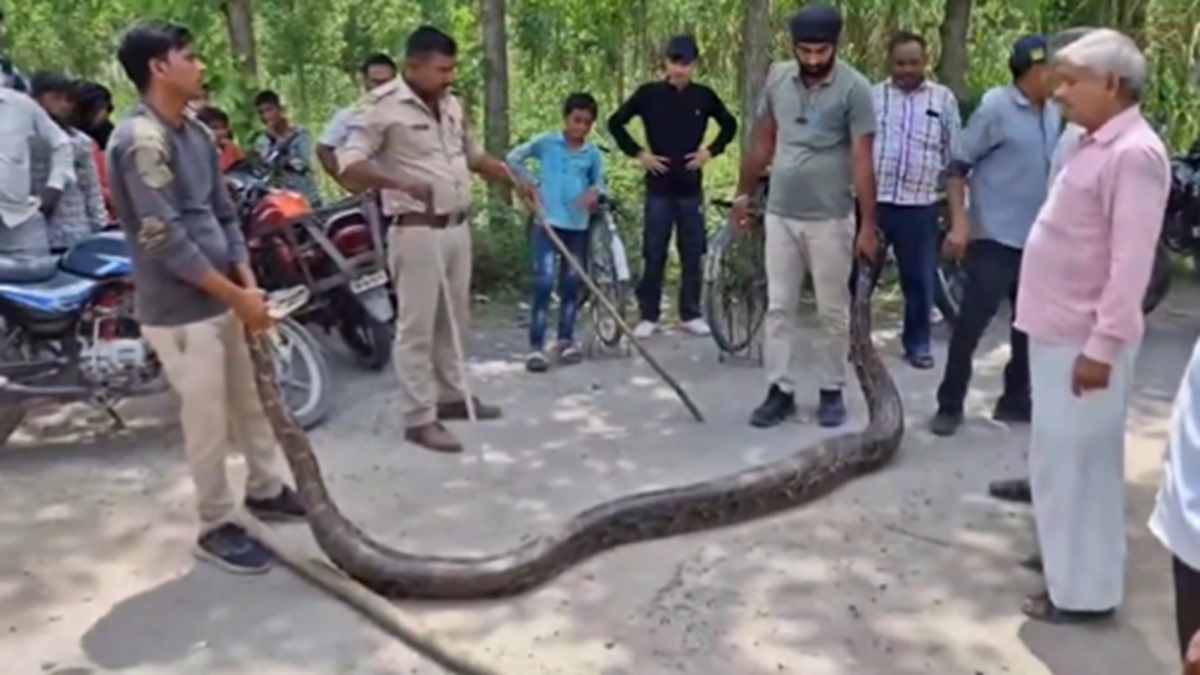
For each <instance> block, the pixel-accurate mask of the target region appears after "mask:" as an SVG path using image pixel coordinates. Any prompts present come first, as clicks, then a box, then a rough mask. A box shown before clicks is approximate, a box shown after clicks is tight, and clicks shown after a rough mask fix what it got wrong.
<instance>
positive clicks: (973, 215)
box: [930, 35, 1062, 436]
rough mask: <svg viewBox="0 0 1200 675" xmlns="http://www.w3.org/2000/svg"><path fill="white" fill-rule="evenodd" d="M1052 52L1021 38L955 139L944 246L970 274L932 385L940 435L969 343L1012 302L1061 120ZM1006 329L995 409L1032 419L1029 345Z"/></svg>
mask: <svg viewBox="0 0 1200 675" xmlns="http://www.w3.org/2000/svg"><path fill="white" fill-rule="evenodd" d="M1048 51H1049V46H1048V45H1047V44H1046V39H1045V38H1043V37H1042V36H1040V35H1026V36H1024V37H1022V38H1020V39H1019V40H1017V41H1016V43H1015V44H1014V45H1013V48H1012V52H1011V54H1010V55H1009V59H1008V66H1009V71H1010V72H1011V73H1012V78H1013V81H1012V84H1008V85H1005V86H1002V87H995V88H993V89H990V90H988V92H987V93H985V94H984V95H983V100H982V101H981V102H980V104H979V108H978V109H976V111H975V113H974V114H973V115H972V116H971V119H970V120H969V121H968V122H967V126H966V128H964V129H963V131H962V133H961V134H959V136H958V137H957V138H956V139H955V142H954V147H953V150H952V158H951V162H950V169H949V171H948V172H947V177H946V194H947V198H948V200H949V202H950V219H951V232H950V234H949V235H948V237H947V244H946V246H947V249H948V252H949V253H951V254H953V255H962V256H964V261H963V268H964V270H965V272H966V275H967V276H966V281H965V284H964V287H963V300H962V307H963V309H962V313H961V314H960V315H959V318H958V321H957V322H955V324H954V332H953V334H952V335H951V337H950V348H949V351H948V353H947V356H946V370H945V373H944V374H943V376H942V383H941V386H939V387H938V393H937V399H938V409H937V414H936V415H934V418H933V420H932V422H931V423H930V429H931V430H932V431H933V433H935V434H937V435H939V436H951V435H953V434H954V433H955V432H956V431H957V430H958V427H959V426H960V425H961V424H962V421H963V403H964V401H965V400H966V397H967V387H968V386H969V385H970V383H971V369H972V368H971V366H972V363H971V362H972V360H973V359H974V357H975V348H976V347H977V346H978V345H979V339H980V338H981V337H982V336H983V333H984V331H986V330H987V327H988V324H990V323H991V321H992V318H993V317H995V315H996V312H997V310H999V308H1000V303H1001V302H1002V301H1003V300H1004V299H1005V298H1008V300H1009V302H1010V304H1011V305H1012V306H1014V307H1015V306H1016V296H1017V279H1018V277H1019V275H1020V271H1021V252H1022V250H1023V249H1024V248H1025V239H1026V238H1027V237H1028V236H1029V230H1030V229H1031V228H1032V227H1033V221H1034V220H1035V219H1036V218H1037V214H1038V210H1040V209H1041V207H1042V202H1043V201H1045V200H1046V192H1047V188H1048V187H1049V175H1050V163H1051V159H1052V158H1053V156H1054V148H1055V145H1056V144H1057V143H1058V136H1059V132H1060V130H1061V127H1062V118H1061V116H1060V114H1059V110H1058V106H1057V105H1056V104H1055V103H1053V102H1052V101H1050V100H1049V98H1050V93H1051V91H1050V82H1049V70H1048V67H1047V65H1046V61H1047V57H1048V54H1047V52H1048ZM968 183H969V186H970V193H971V194H970V210H969V212H968V209H967V207H966V188H967V185H968ZM1009 335H1010V338H1009V343H1010V346H1011V349H1012V354H1011V356H1010V357H1009V360H1008V365H1007V366H1006V367H1005V369H1004V392H1003V393H1002V394H1001V396H1000V399H999V400H998V401H997V402H996V406H995V409H994V410H993V413H992V417H993V419H995V420H997V421H1001V422H1028V421H1029V418H1030V397H1029V345H1028V341H1027V339H1026V337H1025V334H1024V333H1022V332H1021V331H1019V330H1017V328H1016V327H1015V326H1014V327H1011V328H1010V333H1009Z"/></svg>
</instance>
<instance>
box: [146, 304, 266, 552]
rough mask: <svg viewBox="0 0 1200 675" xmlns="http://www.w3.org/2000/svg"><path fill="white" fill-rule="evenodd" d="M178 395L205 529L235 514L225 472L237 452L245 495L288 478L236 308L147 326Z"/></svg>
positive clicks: (257, 494)
mask: <svg viewBox="0 0 1200 675" xmlns="http://www.w3.org/2000/svg"><path fill="white" fill-rule="evenodd" d="M142 335H143V336H144V337H145V338H146V341H147V342H149V343H150V346H152V347H153V348H154V351H155V352H156V353H157V354H158V358H159V361H161V362H162V365H163V370H164V371H166V375H167V380H168V381H169V382H170V383H171V386H172V388H174V389H175V392H176V393H178V394H179V402H180V406H179V418H180V425H181V426H182V427H183V448H184V454H185V455H186V456H187V462H188V468H189V469H191V473H192V482H193V483H195V485H196V508H197V510H198V511H199V513H200V527H201V531H202V532H204V531H208V530H211V529H213V528H215V527H217V526H219V525H221V524H222V523H224V522H227V521H228V520H230V519H231V518H232V517H233V514H234V502H233V495H232V493H231V492H230V490H229V480H228V478H227V477H226V474H225V460H226V458H227V457H228V456H229V455H230V454H231V453H232V452H240V453H241V454H242V455H243V456H244V457H245V458H246V468H247V470H248V471H247V476H246V496H248V497H251V498H254V499H267V498H270V497H274V496H276V495H278V494H279V491H280V490H281V489H282V488H283V482H282V481H281V480H280V478H279V473H278V472H277V471H276V466H275V461H276V459H277V457H278V454H277V453H278V450H277V447H276V444H275V434H274V432H272V431H271V425H270V423H269V422H268V421H267V417H266V414H265V413H263V409H262V402H261V401H260V400H259V398H258V389H257V388H256V387H255V386H254V366H253V364H252V363H251V361H250V349H249V347H248V346H247V345H246V340H245V338H244V337H243V335H242V324H241V322H240V321H238V319H237V317H236V316H234V314H233V312H225V313H224V314H221V315H219V316H216V317H213V318H211V319H206V320H204V321H198V322H196V323H189V324H186V325H183V326H142Z"/></svg>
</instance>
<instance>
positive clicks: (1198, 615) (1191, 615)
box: [1174, 558, 1200, 656]
mask: <svg viewBox="0 0 1200 675" xmlns="http://www.w3.org/2000/svg"><path fill="white" fill-rule="evenodd" d="M1174 568H1175V569H1174V576H1175V625H1176V627H1177V628H1178V630H1179V653H1180V656H1187V648H1188V643H1189V642H1191V641H1192V636H1194V635H1195V634H1196V632H1197V631H1200V570H1194V569H1192V568H1191V567H1188V565H1187V563H1185V562H1183V561H1182V560H1180V559H1179V558H1175V563H1174Z"/></svg>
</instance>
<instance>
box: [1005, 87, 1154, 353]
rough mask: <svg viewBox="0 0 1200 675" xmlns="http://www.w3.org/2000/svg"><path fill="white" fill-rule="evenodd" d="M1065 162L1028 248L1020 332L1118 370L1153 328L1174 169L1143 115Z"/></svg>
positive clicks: (1109, 127)
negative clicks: (1116, 362)
mask: <svg viewBox="0 0 1200 675" xmlns="http://www.w3.org/2000/svg"><path fill="white" fill-rule="evenodd" d="M1063 159H1064V163H1063V167H1062V171H1061V172H1060V173H1059V174H1058V176H1057V177H1056V178H1055V179H1054V183H1053V184H1052V185H1051V187H1050V194H1049V195H1048V196H1047V197H1046V203H1045V204H1043V205H1042V208H1041V211H1039V212H1038V217H1037V221H1036V222H1034V224H1033V229H1032V231H1031V232H1030V233H1029V241H1028V243H1027V244H1026V245H1025V254H1024V256H1023V260H1022V262H1021V282H1020V289H1019V292H1018V294H1017V312H1016V315H1017V319H1016V326H1017V328H1020V329H1021V330H1023V331H1025V332H1026V333H1027V334H1028V335H1029V337H1031V338H1033V339H1035V340H1042V341H1045V342H1051V343H1056V344H1082V345H1083V354H1084V355H1086V356H1087V357H1088V358H1091V359H1094V360H1096V361H1100V362H1103V363H1112V361H1113V359H1114V358H1115V357H1116V355H1117V353H1118V352H1120V351H1121V349H1122V348H1124V347H1127V346H1132V345H1136V344H1137V343H1138V342H1140V341H1141V339H1142V332H1143V331H1144V330H1145V325H1144V322H1143V318H1142V296H1143V295H1144V294H1145V292H1146V286H1147V285H1148V284H1149V282H1150V270H1151V267H1152V266H1153V264H1154V252H1155V248H1156V246H1157V244H1158V235H1159V231H1160V230H1161V229H1162V222H1163V212H1164V211H1165V210H1166V206H1167V196H1168V194H1169V193H1170V190H1171V162H1170V158H1169V157H1168V155H1167V150H1166V148H1165V147H1164V146H1163V143H1162V141H1161V140H1159V138H1158V134H1156V133H1155V132H1154V129H1153V128H1151V127H1150V125H1149V123H1147V122H1146V119H1145V118H1144V117H1142V112H1141V110H1140V109H1139V108H1137V107H1133V108H1130V109H1128V110H1126V111H1124V112H1122V113H1121V114H1119V115H1117V116H1116V117H1114V118H1112V119H1111V120H1109V121H1108V122H1107V123H1106V124H1105V125H1104V126H1102V127H1100V128H1099V129H1097V130H1096V132H1095V133H1091V134H1084V135H1083V136H1081V137H1080V139H1079V142H1078V144H1075V145H1074V147H1072V148H1066V149H1065V152H1064V157H1063Z"/></svg>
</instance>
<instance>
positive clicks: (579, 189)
mask: <svg viewBox="0 0 1200 675" xmlns="http://www.w3.org/2000/svg"><path fill="white" fill-rule="evenodd" d="M530 159H536V160H537V162H538V176H537V177H535V176H534V175H533V174H531V173H530V171H529V169H528V168H527V167H526V166H525V163H526V162H527V161H529V160H530ZM507 161H508V164H509V166H511V167H512V169H513V170H514V171H516V172H518V173H520V174H521V175H522V176H524V177H525V178H527V179H528V180H529V181H530V182H533V183H535V184H537V185H538V193H539V196H540V197H541V200H542V211H543V215H544V216H545V218H546V222H547V223H548V224H549V225H552V226H554V227H560V228H562V229H564V230H586V229H587V227H588V221H589V220H590V217H591V214H590V213H588V212H587V211H585V210H584V209H583V208H582V207H581V206H580V205H579V198H580V197H581V196H582V195H583V193H584V192H587V191H588V190H589V189H591V188H593V187H595V188H596V189H597V190H598V191H599V192H600V194H604V190H605V187H604V159H603V158H602V157H601V156H600V150H599V149H598V148H597V147H596V146H595V145H593V144H591V143H588V142H584V144H583V145H581V146H579V147H578V148H572V147H570V146H568V145H567V139H566V138H565V137H564V136H563V133H562V132H561V131H552V132H548V133H544V134H541V135H540V136H535V137H533V138H531V139H529V140H528V141H526V142H524V143H522V144H520V145H518V146H517V147H515V148H513V149H512V151H510V152H509V153H508V157H507Z"/></svg>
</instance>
